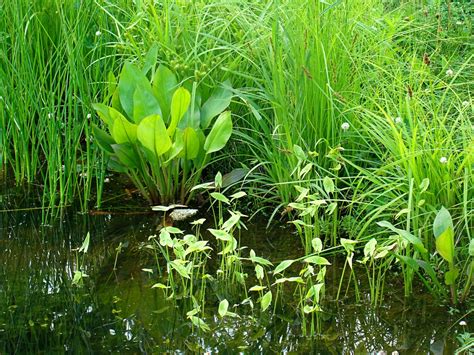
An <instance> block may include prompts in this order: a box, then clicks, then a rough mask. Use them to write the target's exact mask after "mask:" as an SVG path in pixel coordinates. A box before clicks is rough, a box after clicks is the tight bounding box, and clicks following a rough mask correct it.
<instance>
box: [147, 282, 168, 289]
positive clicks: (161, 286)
mask: <svg viewBox="0 0 474 355" xmlns="http://www.w3.org/2000/svg"><path fill="white" fill-rule="evenodd" d="M151 288H161V289H167V288H170V287H169V286H166V285H164V284H162V283H160V282H158V283H156V284H154V285H153V286H151Z"/></svg>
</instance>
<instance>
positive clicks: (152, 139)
mask: <svg viewBox="0 0 474 355" xmlns="http://www.w3.org/2000/svg"><path fill="white" fill-rule="evenodd" d="M137 137H138V140H139V141H140V143H141V144H142V145H143V146H144V147H145V148H147V149H148V150H149V151H151V152H153V153H154V154H156V156H161V155H163V154H164V153H166V152H167V151H168V150H169V149H170V148H171V140H170V138H169V136H168V133H167V132H166V127H165V124H164V122H163V120H162V118H161V117H160V116H158V115H151V116H148V117H146V118H144V119H143V120H142V121H141V122H140V124H139V125H138V130H137Z"/></svg>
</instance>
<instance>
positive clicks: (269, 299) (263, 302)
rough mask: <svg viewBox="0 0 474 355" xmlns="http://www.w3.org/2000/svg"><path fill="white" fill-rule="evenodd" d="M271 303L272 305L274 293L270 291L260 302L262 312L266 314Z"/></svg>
mask: <svg viewBox="0 0 474 355" xmlns="http://www.w3.org/2000/svg"><path fill="white" fill-rule="evenodd" d="M271 303H272V291H268V292H267V293H266V294H265V295H263V297H262V299H261V301H260V305H261V307H262V312H265V311H266V310H267V308H268V307H269V306H270V304H271Z"/></svg>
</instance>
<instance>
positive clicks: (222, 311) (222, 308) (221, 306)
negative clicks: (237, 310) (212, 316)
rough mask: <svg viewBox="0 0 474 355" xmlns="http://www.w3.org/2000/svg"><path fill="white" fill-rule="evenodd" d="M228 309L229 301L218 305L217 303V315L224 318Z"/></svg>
mask: <svg viewBox="0 0 474 355" xmlns="http://www.w3.org/2000/svg"><path fill="white" fill-rule="evenodd" d="M228 309H229V301H227V300H225V299H224V300H222V301H221V302H220V303H219V309H218V312H219V315H220V316H221V317H222V318H224V317H225V316H226V314H227V310H228Z"/></svg>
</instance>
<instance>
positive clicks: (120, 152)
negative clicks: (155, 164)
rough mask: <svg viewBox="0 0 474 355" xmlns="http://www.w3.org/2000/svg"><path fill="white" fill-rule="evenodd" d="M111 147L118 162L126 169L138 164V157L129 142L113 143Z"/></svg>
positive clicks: (133, 167)
mask: <svg viewBox="0 0 474 355" xmlns="http://www.w3.org/2000/svg"><path fill="white" fill-rule="evenodd" d="M112 149H113V150H114V153H115V155H116V156H117V158H118V160H119V161H120V163H122V164H123V165H124V166H125V167H126V168H127V169H135V168H136V167H137V166H138V165H137V164H138V161H139V160H138V159H139V157H138V155H137V154H136V152H135V150H134V149H133V147H132V146H131V145H130V144H128V143H123V144H113V145H112Z"/></svg>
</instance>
